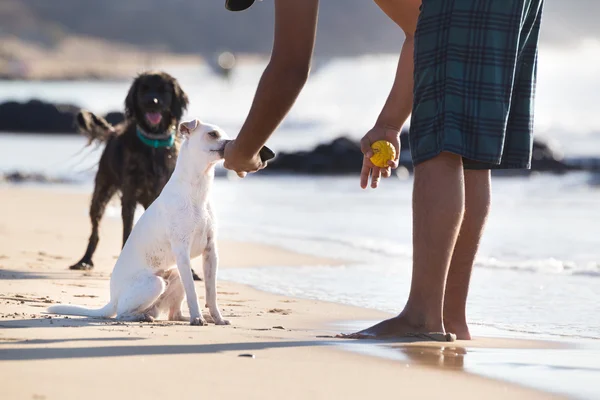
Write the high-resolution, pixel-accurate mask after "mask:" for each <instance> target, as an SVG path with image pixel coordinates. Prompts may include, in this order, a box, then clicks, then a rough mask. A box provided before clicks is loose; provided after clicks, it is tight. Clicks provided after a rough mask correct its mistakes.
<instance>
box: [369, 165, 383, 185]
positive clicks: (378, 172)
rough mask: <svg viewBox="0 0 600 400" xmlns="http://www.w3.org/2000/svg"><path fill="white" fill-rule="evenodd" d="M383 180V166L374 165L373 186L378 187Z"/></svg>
mask: <svg viewBox="0 0 600 400" xmlns="http://www.w3.org/2000/svg"><path fill="white" fill-rule="evenodd" d="M380 180H381V168H379V167H373V169H371V187H372V188H373V189H376V188H377V186H379V181H380Z"/></svg>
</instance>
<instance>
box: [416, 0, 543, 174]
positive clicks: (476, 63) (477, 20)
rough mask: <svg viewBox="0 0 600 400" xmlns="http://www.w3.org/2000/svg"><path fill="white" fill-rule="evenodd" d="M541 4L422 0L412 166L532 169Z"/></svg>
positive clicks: (532, 1)
mask: <svg viewBox="0 0 600 400" xmlns="http://www.w3.org/2000/svg"><path fill="white" fill-rule="evenodd" d="M543 1H544V0H423V2H422V5H421V13H420V16H419V21H418V24H417V30H416V33H415V47H414V62H415V72H414V105H413V110H412V117H411V123H410V134H409V140H410V148H411V155H412V161H413V164H414V165H417V164H419V163H421V162H423V161H426V160H429V159H431V158H433V157H435V156H437V155H438V154H440V153H441V152H451V153H455V154H458V155H460V156H462V157H463V164H464V167H465V168H466V169H493V168H505V169H507V168H526V169H528V168H530V167H531V153H532V146H533V106H534V95H535V82H536V71H537V49H538V36H539V31H540V21H541V14H542V7H543Z"/></svg>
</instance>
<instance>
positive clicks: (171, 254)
mask: <svg viewBox="0 0 600 400" xmlns="http://www.w3.org/2000/svg"><path fill="white" fill-rule="evenodd" d="M179 130H180V132H181V133H182V135H183V136H184V137H185V140H184V142H183V144H182V145H181V150H180V152H179V156H178V158H177V164H176V167H175V171H174V172H173V175H172V176H171V178H170V179H169V181H168V182H167V184H166V186H165V187H164V189H163V190H162V192H161V194H160V196H158V198H157V199H156V200H155V201H154V202H153V203H152V205H150V207H148V209H147V210H146V211H145V212H144V214H142V216H141V218H140V219H139V221H138V222H137V223H136V224H135V226H134V229H133V231H132V232H131V235H130V236H129V238H128V239H127V242H126V243H125V246H124V247H123V250H122V252H121V255H120V256H119V259H118V260H117V263H116V265H115V268H114V270H113V273H112V275H111V278H110V302H109V303H108V304H107V305H106V306H104V307H102V308H100V309H89V308H85V307H79V306H71V305H56V306H52V307H50V308H49V309H48V312H50V313H53V314H67V315H80V316H87V317H104V318H110V317H114V316H115V315H116V318H117V319H118V320H122V321H153V320H154V319H155V318H157V317H158V316H159V315H160V314H161V313H162V312H168V315H169V320H171V321H181V320H186V318H184V317H183V316H182V313H181V306H182V303H183V300H184V298H187V304H188V308H189V311H190V323H191V324H192V325H206V320H205V319H204V318H203V317H202V313H201V312H200V307H199V304H198V297H197V295H196V289H195V287H194V281H193V279H192V270H191V259H193V258H195V257H197V256H199V255H203V263H204V284H205V286H206V306H207V307H208V309H209V311H210V315H211V317H212V319H213V321H214V322H215V324H217V325H229V321H227V320H224V319H223V317H222V316H221V312H220V311H219V307H218V304H217V285H216V282H217V261H218V259H217V246H216V237H215V228H216V227H215V222H216V221H215V217H214V215H213V213H212V210H211V206H210V198H209V196H210V188H211V185H212V182H213V179H214V169H215V168H214V167H215V164H216V163H217V162H218V161H219V160H221V159H222V158H223V150H224V148H225V144H226V143H227V142H228V141H229V140H228V138H227V137H226V135H225V134H224V132H223V131H221V129H219V128H218V127H217V126H214V125H210V124H204V123H202V122H201V121H199V120H197V119H196V120H194V121H189V122H183V123H182V124H180V126H179Z"/></svg>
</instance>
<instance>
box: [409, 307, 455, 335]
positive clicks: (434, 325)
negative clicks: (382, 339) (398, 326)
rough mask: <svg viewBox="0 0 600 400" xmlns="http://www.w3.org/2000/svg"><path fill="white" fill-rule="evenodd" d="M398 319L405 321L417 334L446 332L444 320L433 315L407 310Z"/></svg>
mask: <svg viewBox="0 0 600 400" xmlns="http://www.w3.org/2000/svg"><path fill="white" fill-rule="evenodd" d="M397 318H401V319H404V320H405V321H406V323H407V324H408V325H409V326H411V327H413V328H414V329H415V332H444V325H443V322H442V319H441V318H440V317H436V316H433V315H432V313H425V312H420V311H417V310H413V309H409V308H405V309H404V310H403V311H402V312H401V313H400V314H399V315H398V317H397Z"/></svg>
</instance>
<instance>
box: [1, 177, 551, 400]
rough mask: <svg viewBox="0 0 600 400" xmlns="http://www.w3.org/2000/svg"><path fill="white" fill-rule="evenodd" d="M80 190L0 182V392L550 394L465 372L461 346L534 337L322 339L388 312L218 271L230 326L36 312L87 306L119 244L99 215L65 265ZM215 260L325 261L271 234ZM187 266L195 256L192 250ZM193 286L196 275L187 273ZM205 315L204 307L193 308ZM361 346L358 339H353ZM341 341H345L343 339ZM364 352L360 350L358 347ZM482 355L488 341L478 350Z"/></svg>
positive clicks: (82, 224)
mask: <svg viewBox="0 0 600 400" xmlns="http://www.w3.org/2000/svg"><path fill="white" fill-rule="evenodd" d="M89 198H90V196H89V194H81V193H75V192H73V193H68V192H58V191H53V190H48V189H40V188H28V187H15V186H0V204H2V213H1V214H0V215H1V216H0V376H2V377H3V381H2V382H3V383H2V385H0V398H2V399H82V398H85V399H96V398H98V399H100V398H102V399H104V398H107V397H111V398H135V397H142V398H144V397H146V398H148V397H150V398H158V397H161V398H164V397H165V396H168V398H199V397H203V396H209V397H212V398H215V396H216V398H241V399H253V398H261V399H271V398H273V399H275V398H286V399H321V398H323V399H331V398H350V399H354V398H356V399H358V398H361V399H365V398H368V399H370V398H377V397H382V398H388V397H390V396H402V397H406V398H440V397H451V398H455V397H461V398H473V399H481V398H486V399H490V398H491V399H494V398H498V399H506V398H510V399H520V398H523V399H537V398H558V396H554V395H551V394H548V393H543V392H540V391H535V390H532V389H528V388H523V387H521V386H518V385H515V384H510V383H507V382H505V381H501V380H494V379H489V378H485V377H481V376H477V375H475V374H471V373H467V372H465V370H466V368H465V363H464V354H465V353H466V352H468V351H471V350H470V349H476V348H483V349H496V350H497V353H498V354H499V353H501V351H502V349H515V348H524V349H535V348H538V349H539V348H542V349H551V348H553V347H556V346H557V345H556V344H554V343H547V342H542V341H526V340H509V339H491V338H476V339H475V340H473V341H470V342H461V341H458V342H455V343H452V344H451V345H448V344H439V343H410V344H406V343H402V344H400V343H395V344H387V345H386V346H393V347H394V348H395V349H397V351H398V352H399V354H402V358H401V359H394V358H384V357H378V356H377V354H374V353H373V352H372V351H371V350H368V349H372V348H373V347H372V346H373V345H372V344H369V343H364V342H355V341H347V340H336V339H332V338H331V337H330V336H332V335H334V334H336V333H338V331H339V329H340V326H341V325H336V324H343V323H344V322H346V321H366V320H377V319H381V318H385V317H388V316H389V315H387V314H385V313H382V312H378V311H373V310H366V309H361V308H356V307H349V306H344V305H339V304H333V303H326V302H319V301H313V300H304V299H296V298H289V297H284V296H277V295H272V294H268V293H264V292H259V291H257V290H254V289H252V288H250V287H247V286H243V285H239V284H233V283H230V282H224V281H220V282H219V284H218V291H219V301H220V304H221V307H222V311H223V314H224V316H225V317H226V318H228V319H229V320H230V321H231V322H232V325H231V326H225V327H223V326H214V325H212V324H211V325H209V326H207V327H196V326H190V325H188V324H187V323H172V322H165V321H157V322H154V323H151V324H148V323H120V322H116V321H114V320H94V319H87V318H78V317H60V316H49V315H45V314H44V310H45V307H47V306H48V305H50V304H54V303H57V302H61V303H63V302H64V303H73V304H81V305H87V306H92V307H98V306H102V305H104V304H105V302H106V301H107V299H108V294H109V290H108V286H109V277H110V272H111V270H112V267H113V264H114V261H115V259H116V257H117V256H118V253H119V249H120V237H121V224H120V221H119V220H117V219H105V220H104V221H103V223H102V226H101V234H100V244H99V247H98V251H97V253H96V257H95V258H94V261H95V264H96V268H95V270H93V271H91V272H88V273H81V272H75V271H69V270H68V269H67V267H68V265H70V264H71V263H73V262H75V261H77V260H78V258H79V257H80V256H81V253H82V252H83V250H84V247H85V245H86V243H87V237H88V235H89V221H88V218H87V212H88V211H87V207H88V204H89ZM219 246H220V257H221V268H241V267H255V266H272V267H273V271H274V272H273V273H276V271H277V266H283V265H285V266H300V265H303V266H305V265H334V264H338V263H339V262H340V261H339V260H329V259H324V258H319V257H313V256H309V255H303V254H298V253H294V252H290V251H286V250H283V249H279V248H276V247H272V246H265V245H261V244H253V243H240V242H232V241H220V242H219ZM194 266H195V268H200V265H199V264H198V262H197V261H196V262H194ZM197 286H198V287H197V290H198V293H199V294H201V295H200V297H201V300H202V298H203V296H202V293H203V285H202V283H197ZM207 317H208V316H207ZM365 349H366V350H365ZM348 350H350V351H348ZM363 350H364V351H363ZM491 354H492V356H491V357H493V354H494V353H493V352H492V353H491Z"/></svg>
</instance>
